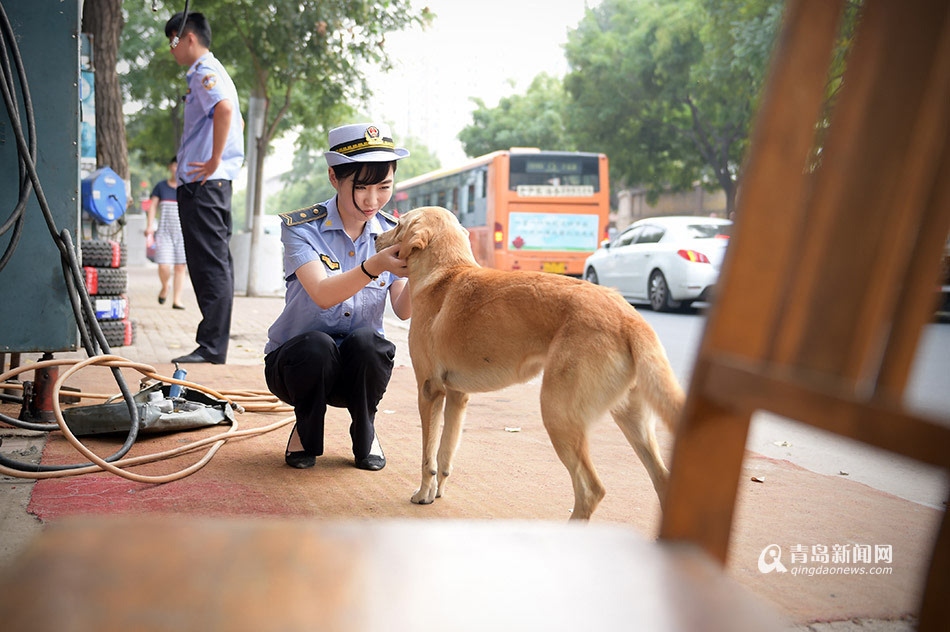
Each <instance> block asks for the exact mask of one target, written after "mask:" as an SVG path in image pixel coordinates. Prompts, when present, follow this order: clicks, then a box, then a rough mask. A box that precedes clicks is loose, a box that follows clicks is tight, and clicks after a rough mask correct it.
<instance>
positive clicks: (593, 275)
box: [584, 268, 597, 285]
mask: <svg viewBox="0 0 950 632" xmlns="http://www.w3.org/2000/svg"><path fill="white" fill-rule="evenodd" d="M584 278H585V279H586V280H588V281H590V282H591V283H593V284H594V285H597V272H596V271H595V270H594V269H593V268H587V272H585V273H584Z"/></svg>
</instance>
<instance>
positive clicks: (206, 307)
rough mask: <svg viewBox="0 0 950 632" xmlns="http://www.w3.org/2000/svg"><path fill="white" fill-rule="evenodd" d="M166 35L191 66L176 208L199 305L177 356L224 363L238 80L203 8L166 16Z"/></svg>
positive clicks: (240, 146)
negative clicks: (194, 326) (185, 350)
mask: <svg viewBox="0 0 950 632" xmlns="http://www.w3.org/2000/svg"><path fill="white" fill-rule="evenodd" d="M183 20H184V21H185V24H184V25H182V21H183ZM165 35H166V36H167V37H168V40H169V44H171V53H172V56H173V57H174V58H175V61H177V62H178V64H179V65H181V66H185V67H187V68H188V71H187V73H186V78H187V80H188V92H187V93H186V94H185V96H184V102H185V108H184V128H183V130H182V136H181V145H180V147H179V148H178V190H177V193H178V214H179V217H180V219H181V229H182V235H183V236H184V239H185V254H186V255H187V259H188V272H189V275H190V276H191V284H192V286H193V287H194V289H195V296H196V297H197V299H198V308H199V309H200V310H201V322H200V323H198V331H197V333H196V335H195V341H196V342H197V343H198V348H197V349H195V350H194V351H192V352H191V353H189V354H187V355H184V356H181V357H179V358H175V359H174V360H173V362H212V363H214V364H224V362H225V361H226V360H227V356H228V338H229V336H230V334H231V309H232V307H233V303H234V263H233V261H232V259H231V250H230V241H231V181H232V180H233V179H234V178H236V177H237V175H238V172H239V171H240V170H241V165H242V164H243V163H244V121H243V120H242V119H241V108H240V104H239V102H238V94H237V90H236V89H235V87H234V82H232V81H231V77H230V76H228V73H227V71H226V70H225V69H224V66H222V65H221V62H219V61H218V60H217V59H216V58H215V56H214V55H213V54H212V53H211V51H210V50H209V49H210V46H211V26H210V24H209V23H208V20H207V19H206V18H205V16H204V15H202V14H201V13H189V14H188V17H187V19H184V18H183V16H182V14H181V13H176V14H175V15H174V16H172V17H171V19H169V20H168V22H167V23H166V24H165ZM176 38H177V39H176ZM176 42H177V43H176Z"/></svg>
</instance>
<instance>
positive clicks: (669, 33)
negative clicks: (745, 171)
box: [565, 0, 784, 210]
mask: <svg viewBox="0 0 950 632" xmlns="http://www.w3.org/2000/svg"><path fill="white" fill-rule="evenodd" d="M783 7H784V3H783V2H780V1H776V0H678V1H677V2H654V1H653V0H604V2H603V3H601V4H600V5H599V6H598V7H597V8H595V9H592V10H589V11H588V12H587V14H586V16H585V17H584V19H583V20H582V21H581V23H580V24H579V25H578V27H577V28H576V29H575V30H573V31H571V32H570V33H569V38H568V44H567V47H566V52H567V59H568V62H569V64H570V67H571V71H570V72H569V74H568V75H567V77H565V87H566V89H567V91H568V93H569V94H570V97H571V107H570V108H569V111H570V113H571V118H570V121H571V126H572V131H573V132H574V133H575V134H576V135H577V137H578V139H581V140H584V141H586V142H587V143H591V144H596V145H599V148H600V151H604V152H605V153H607V154H608V155H609V157H610V160H611V163H612V171H613V174H614V178H615V179H616V180H617V181H618V182H620V183H626V184H628V185H630V184H639V185H644V186H647V187H648V188H650V189H652V190H653V191H654V192H656V191H659V190H661V189H664V188H672V189H674V190H681V189H684V188H687V187H689V186H691V185H692V183H693V182H694V181H696V180H700V181H704V182H707V183H710V184H716V185H718V186H720V187H721V188H722V189H723V190H724V191H725V192H726V197H727V200H728V209H729V210H733V208H734V203H735V188H736V179H737V177H738V171H739V166H740V164H741V160H742V155H743V153H744V151H745V149H746V145H747V143H748V137H749V127H750V122H751V120H752V114H753V112H754V109H755V106H756V104H757V99H758V92H759V89H760V87H761V85H762V82H763V78H764V75H765V70H766V67H767V64H768V59H769V56H770V52H771V49H772V42H773V41H774V38H775V33H776V30H777V28H778V25H779V22H780V18H781V13H782V9H783Z"/></svg>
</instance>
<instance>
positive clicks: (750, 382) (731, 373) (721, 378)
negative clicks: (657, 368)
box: [703, 356, 950, 468]
mask: <svg viewBox="0 0 950 632" xmlns="http://www.w3.org/2000/svg"><path fill="white" fill-rule="evenodd" d="M810 377H811V378H812V379H809V374H807V373H804V372H798V371H795V370H791V369H784V370H783V369H781V368H773V367H764V366H762V365H754V364H751V363H749V362H747V361H745V360H742V359H740V358H735V357H734V358H728V357H723V356H720V357H717V358H715V359H714V360H713V361H711V362H710V365H709V367H708V374H707V378H706V380H705V381H704V382H703V388H704V393H703V394H704V395H705V396H706V397H707V398H709V399H710V400H711V401H713V402H715V403H716V405H718V406H719V407H721V408H723V409H726V410H729V411H732V412H733V413H734V414H743V415H751V414H752V412H754V411H755V410H768V411H770V412H773V413H777V414H779V415H782V416H784V417H789V418H791V419H794V420H796V421H799V422H802V423H805V424H809V425H812V426H815V427H816V428H821V429H823V430H827V431H829V432H834V433H836V434H838V435H841V436H844V437H849V438H851V439H855V440H857V441H862V442H864V443H867V444H869V445H873V446H875V447H878V448H882V449H884V450H889V451H891V452H896V453H898V454H902V455H904V456H906V457H910V458H912V459H917V460H919V461H923V462H925V463H929V464H931V465H936V466H938V467H948V468H950V420H944V421H943V422H941V421H940V420H935V419H929V418H927V417H925V416H923V415H916V414H912V413H909V412H907V411H906V410H905V409H904V408H903V407H902V406H901V405H900V402H899V401H896V400H884V399H883V398H881V399H878V400H873V401H866V400H861V399H859V398H857V397H855V395H854V391H853V390H851V389H848V388H847V385H848V382H847V381H846V380H841V381H840V382H837V383H836V382H833V381H832V380H830V379H829V378H827V377H825V376H816V375H814V374H810Z"/></svg>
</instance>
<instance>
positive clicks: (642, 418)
mask: <svg viewBox="0 0 950 632" xmlns="http://www.w3.org/2000/svg"><path fill="white" fill-rule="evenodd" d="M610 413H611V415H612V416H613V418H614V421H616V422H617V425H618V426H620V430H622V431H623V434H624V436H625V437H627V441H629V442H630V445H631V446H633V449H634V451H636V453H637V456H638V457H640V461H641V462H642V463H643V466H644V467H645V468H646V470H647V473H648V474H649V475H650V480H651V481H653V488H654V489H655V490H656V495H657V496H658V497H659V498H660V504H661V505H662V504H663V499H664V498H665V496H666V484H667V481H668V480H669V477H670V472H669V470H667V469H666V466H665V465H664V464H663V457H662V456H660V446H659V444H658V443H657V441H656V417H654V416H653V414H652V413H651V412H650V410H649V409H648V408H647V407H646V405H645V403H644V402H643V400H642V399H641V398H640V396H639V394H638V393H637V391H636V389H633V390H631V391H630V393H629V395H628V398H627V400H626V401H624V402H622V403H621V404H618V405H617V406H616V407H614V408H613V409H612V410H611V411H610Z"/></svg>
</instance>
